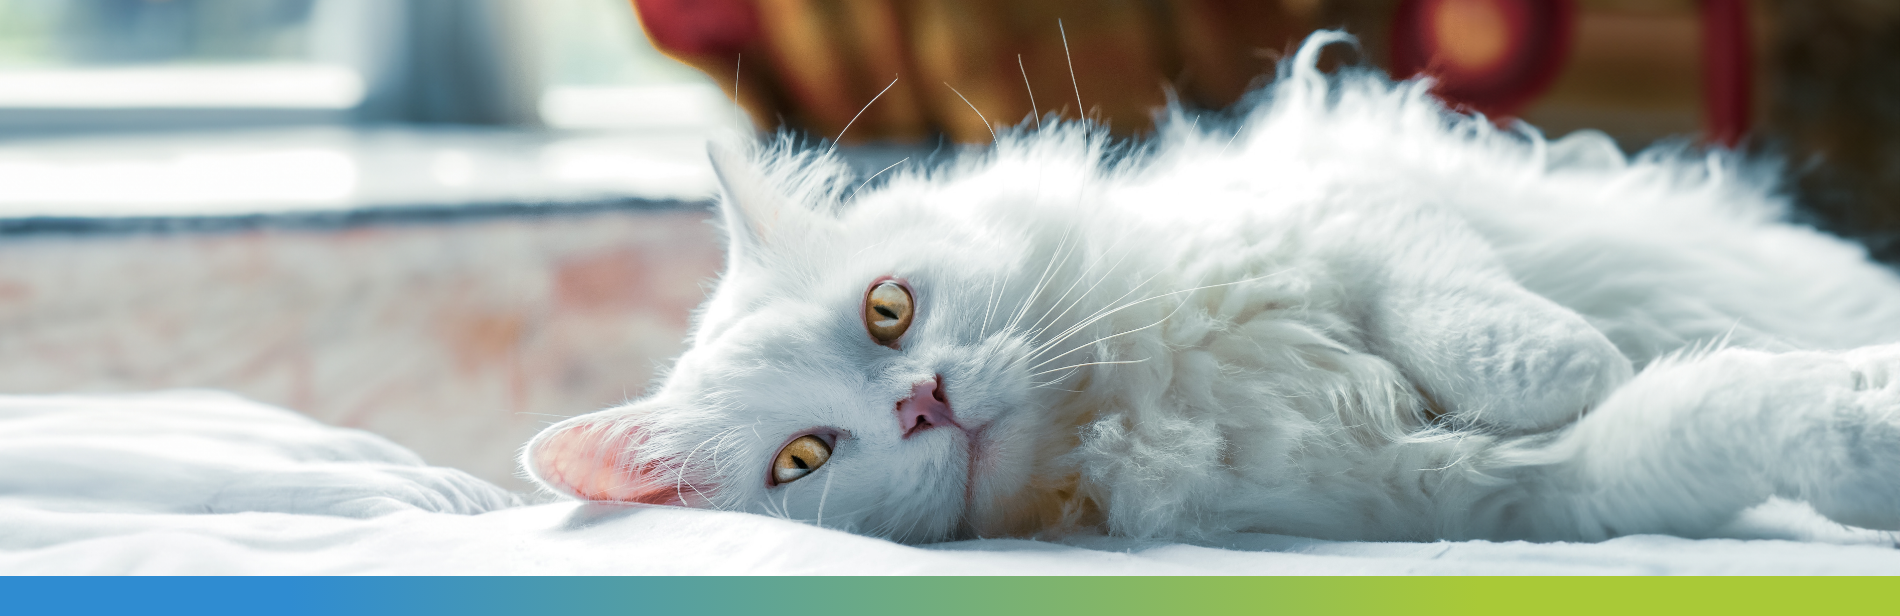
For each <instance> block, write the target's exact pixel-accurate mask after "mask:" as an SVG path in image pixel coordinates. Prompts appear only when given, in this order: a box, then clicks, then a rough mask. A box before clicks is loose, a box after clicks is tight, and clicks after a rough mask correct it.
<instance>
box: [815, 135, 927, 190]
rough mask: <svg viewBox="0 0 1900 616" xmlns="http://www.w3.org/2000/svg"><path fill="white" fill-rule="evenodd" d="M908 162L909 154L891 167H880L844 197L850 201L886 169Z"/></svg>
mask: <svg viewBox="0 0 1900 616" xmlns="http://www.w3.org/2000/svg"><path fill="white" fill-rule="evenodd" d="M847 128H849V127H847ZM839 134H840V135H843V134H844V133H839ZM834 145H835V143H834ZM907 162H910V157H909V156H905V157H904V159H903V160H900V161H897V162H894V163H891V166H890V167H885V168H883V169H879V170H878V171H877V173H873V174H871V177H868V178H864V182H863V183H860V184H858V187H857V188H853V189H851V194H849V195H845V196H844V199H845V200H846V201H850V200H851V198H852V197H856V196H858V191H860V190H864V187H865V186H866V185H868V184H870V183H871V180H875V179H877V176H880V175H884V172H886V171H890V170H891V168H892V167H896V166H898V165H902V164H904V163H907Z"/></svg>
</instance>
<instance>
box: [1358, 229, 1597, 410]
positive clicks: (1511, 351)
mask: <svg viewBox="0 0 1900 616" xmlns="http://www.w3.org/2000/svg"><path fill="white" fill-rule="evenodd" d="M1392 210H1393V211H1402V212H1405V213H1406V215H1405V216H1401V217H1394V216H1390V215H1383V214H1387V212H1381V213H1380V214H1382V215H1381V216H1379V217H1372V216H1368V217H1366V218H1365V219H1363V220H1362V221H1359V224H1355V225H1352V226H1351V227H1350V230H1349V231H1334V233H1340V234H1341V235H1348V236H1349V237H1346V238H1343V240H1344V241H1341V242H1339V243H1340V245H1343V246H1349V247H1351V248H1350V252H1349V253H1344V254H1342V255H1341V256H1340V257H1339V258H1338V261H1336V263H1338V264H1339V266H1340V268H1341V269H1342V271H1344V272H1346V273H1345V274H1344V275H1342V276H1341V277H1342V279H1345V280H1348V281H1351V282H1349V284H1353V285H1356V288H1352V289H1351V291H1352V293H1353V295H1354V297H1357V298H1358V299H1359V302H1360V304H1359V306H1360V318H1361V323H1362V325H1363V327H1364V328H1365V333H1366V342H1367V345H1368V347H1369V348H1368V350H1369V351H1371V352H1372V353H1374V354H1376V355H1379V356H1380V357H1383V358H1385V359H1386V360H1387V361H1390V362H1392V363H1393V364H1394V365H1396V366H1398V368H1399V370H1400V371H1401V372H1402V373H1404V374H1405V376H1406V378H1407V379H1408V380H1410V381H1411V382H1412V384H1413V385H1414V386H1416V387H1417V388H1418V389H1419V390H1420V392H1421V393H1423V394H1425V396H1426V398H1427V399H1428V400H1430V403H1431V405H1432V407H1433V410H1434V411H1436V412H1437V413H1438V414H1439V415H1440V419H1441V421H1443V422H1445V423H1446V424H1448V425H1450V426H1452V427H1455V428H1460V429H1478V430H1480V431H1484V432H1491V433H1497V434H1525V433H1531V432H1542V431H1546V430H1549V429H1552V428H1555V427H1557V426H1561V425H1563V424H1565V423H1568V422H1571V421H1574V420H1576V418H1577V417H1579V416H1581V415H1583V413H1584V412H1585V411H1587V410H1589V409H1590V408H1591V407H1593V406H1595V405H1596V404H1597V403H1598V402H1600V401H1601V400H1603V399H1604V398H1605V397H1606V396H1608V395H1609V393H1610V392H1611V391H1612V390H1614V389H1616V388H1617V387H1618V386H1620V385H1622V384H1623V383H1625V382H1627V381H1628V380H1629V379H1630V377H1631V375H1632V372H1633V371H1632V369H1631V367H1630V361H1629V359H1628V358H1626V357H1624V355H1623V354H1622V352H1621V351H1619V350H1618V349H1617V348H1616V345H1615V344H1613V343H1611V342H1610V340H1609V338H1607V337H1605V336H1604V335H1603V333H1602V332H1600V331H1598V330H1597V329H1596V328H1595V327H1593V326H1591V325H1590V323H1589V322H1588V321H1585V320H1584V318H1583V316H1582V315H1579V314H1577V313H1576V312H1575V311H1572V310H1570V309H1568V308H1565V307H1563V306H1561V305H1558V304H1557V303H1556V302H1553V301H1551V300H1549V299H1547V298H1545V297H1543V296H1541V295H1538V294H1536V293H1533V292H1531V291H1530V290H1529V289H1526V288H1524V286H1523V285H1521V284H1518V282H1517V281H1516V279H1514V278H1512V277H1511V274H1510V272H1509V271H1507V270H1506V269H1505V268H1504V267H1503V265H1502V264H1501V263H1500V262H1499V261H1498V259H1497V256H1496V255H1495V254H1494V253H1492V252H1491V249H1490V246H1489V244H1487V243H1486V242H1485V241H1484V240H1483V239H1482V238H1480V237H1479V236H1478V235H1477V234H1476V233H1473V232H1472V231H1471V230H1470V229H1469V228H1468V227H1466V225H1465V224H1464V223H1463V222H1462V221H1461V220H1459V219H1456V218H1455V217H1452V216H1450V215H1448V214H1446V213H1444V212H1441V211H1436V210H1432V209H1429V208H1417V209H1411V210H1406V209H1404V208H1399V207H1398V206H1393V207H1392ZM1378 223H1384V224H1378ZM1343 226H1344V225H1342V227H1343Z"/></svg>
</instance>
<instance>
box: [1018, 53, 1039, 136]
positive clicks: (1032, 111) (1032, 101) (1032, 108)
mask: <svg viewBox="0 0 1900 616" xmlns="http://www.w3.org/2000/svg"><path fill="white" fill-rule="evenodd" d="M1016 70H1020V71H1022V72H1023V89H1024V90H1028V91H1029V117H1031V118H1034V119H1035V120H1036V130H1037V131H1038V132H1040V131H1041V130H1042V112H1040V111H1037V110H1036V88H1035V87H1033V86H1030V85H1029V69H1027V68H1023V54H1016Z"/></svg>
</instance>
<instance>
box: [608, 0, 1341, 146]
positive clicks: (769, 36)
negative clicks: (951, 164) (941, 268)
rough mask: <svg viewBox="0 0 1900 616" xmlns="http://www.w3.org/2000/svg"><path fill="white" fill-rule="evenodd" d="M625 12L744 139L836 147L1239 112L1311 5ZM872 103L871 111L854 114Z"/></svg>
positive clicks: (858, 5) (1007, 4)
mask: <svg viewBox="0 0 1900 616" xmlns="http://www.w3.org/2000/svg"><path fill="white" fill-rule="evenodd" d="M633 5H634V8H635V10H636V11H638V13H639V16H640V20H641V24H642V26H643V27H644V28H645V29H646V31H647V35H648V37H649V38H651V39H652V40H653V42H654V43H655V45H656V46H657V47H658V48H659V49H660V51H662V52H664V53H666V54H667V55H669V56H671V57H673V58H674V59H677V60H680V61H681V62H685V63H686V64H688V65H691V66H693V67H694V68H697V69H699V70H700V71H702V72H704V73H706V74H707V75H708V76H710V77H712V79H713V81H714V82H715V83H717V84H719V86H720V87H722V88H725V89H726V92H727V94H729V95H734V96H735V97H736V98H737V99H738V101H739V104H740V105H741V106H742V107H744V108H745V109H746V111H747V113H749V114H750V115H751V117H752V119H753V121H754V122H756V123H757V124H758V125H759V128H762V129H768V130H769V129H773V128H777V127H778V126H780V125H788V126H790V127H793V128H797V129H801V130H805V131H809V132H811V133H813V134H815V135H817V136H820V137H825V138H838V137H839V136H840V135H842V139H843V140H844V141H846V142H863V141H874V140H875V141H897V142H907V141H908V142H915V141H918V140H921V139H925V138H928V137H931V136H934V135H944V136H948V137H950V138H951V139H954V140H957V141H963V142H985V141H989V140H990V135H991V132H990V131H991V130H992V128H993V127H994V126H999V125H1013V124H1017V123H1019V122H1025V121H1029V120H1028V118H1029V117H1030V115H1031V114H1032V113H1035V114H1044V115H1046V114H1051V113H1054V114H1057V115H1061V116H1064V117H1069V118H1076V117H1082V116H1084V115H1086V116H1088V117H1090V118H1093V119H1096V120H1098V121H1102V122H1105V123H1107V124H1108V125H1109V126H1110V128H1111V129H1113V130H1114V131H1115V132H1117V133H1120V134H1131V133H1136V132H1140V131H1142V130H1145V129H1147V128H1148V127H1149V126H1150V125H1151V122H1152V114H1153V113H1154V110H1155V109H1156V108H1157V107H1160V106H1162V105H1164V104H1166V102H1167V101H1168V98H1169V96H1171V95H1172V96H1175V97H1177V98H1178V99H1179V100H1181V101H1182V102H1184V103H1187V104H1189V105H1192V106H1198V107H1204V108H1222V107H1226V106H1228V105H1231V104H1233V103H1234V102H1235V101H1237V100H1239V98H1240V96H1241V95H1242V94H1244V93H1245V92H1246V91H1247V89H1248V88H1249V86H1250V84H1253V83H1255V82H1256V81H1257V80H1260V79H1263V78H1265V77H1267V76H1270V75H1271V74H1272V73H1273V67H1274V63H1275V62H1277V61H1278V60H1279V58H1280V57H1281V56H1282V55H1284V54H1285V53H1287V52H1288V51H1290V50H1291V48H1292V46H1293V45H1295V44H1297V43H1298V41H1299V38H1300V37H1303V36H1304V35H1305V34H1306V33H1307V32H1308V31H1310V30H1311V29H1312V24H1311V19H1312V17H1313V15H1312V12H1313V11H1314V10H1316V9H1315V7H1316V6H1318V4H1317V3H1316V2H1298V1H1284V0H1283V1H1280V2H1263V1H1259V0H1177V1H1174V2H1152V1H1143V0H1043V1H1037V2H1025V1H1020V0H911V1H903V2H899V1H895V0H698V1H694V0H633ZM1302 7H1304V8H1302ZM1302 10H1303V11H1305V12H1304V13H1302V12H1301V11H1302ZM1058 24H1060V26H1058ZM1065 35H1066V40H1065ZM1071 71H1073V72H1071ZM894 80H895V81H894ZM873 98H875V99H876V100H877V103H876V104H875V105H870V106H869V107H868V108H867V107H866V104H867V103H870V102H871V101H872V99H873ZM1032 98H1033V100H1032ZM966 101H967V102H966ZM860 110H862V111H863V113H862V115H860V113H859V112H860ZM847 125H848V126H849V127H850V130H849V132H848V133H847V132H845V128H846V126H847Z"/></svg>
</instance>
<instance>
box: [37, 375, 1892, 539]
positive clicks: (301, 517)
mask: <svg viewBox="0 0 1900 616" xmlns="http://www.w3.org/2000/svg"><path fill="white" fill-rule="evenodd" d="M1725 535H1728V536H1732V537H1736V538H1728V539H1701V540H1691V539H1682V538H1676V537H1661V536H1635V537H1624V538H1620V539H1615V540H1611V541H1606V542H1603V543H1597V544H1561V543H1558V544H1529V543H1492V542H1484V541H1467V542H1438V543H1354V542H1332V541H1318V540H1312V539H1303V538H1297V537H1284V536H1277V535H1259V534H1242V535H1233V536H1228V537H1223V538H1219V539H1217V540H1214V541H1210V542H1206V543H1202V544H1196V545H1190V544H1182V543H1167V542H1153V541H1138V540H1130V539H1121V538H1111V537H1079V538H1072V539H1069V540H1066V541H1064V542H1062V543H1050V542H1038V541H1022V540H983V541H963V542H956V543H946V544H939V545H931V546H921V547H913V546H904V545H898V544H894V543H890V542H887V541H881V540H877V539H870V538H866V537H858V536H854V535H849V534H845V533H840V532H835V531H830V530H825V529H820V528H814V527H811V526H808V525H804V524H799V523H796V522H789V521H784V520H778V519H773V518H768V517H763V516H755V515H746V514H736V513H722V512H710V511H697V510H688V509H677V508H671V507H645V506H607V505H582V504H579V503H572V502H562V503H551V504H533V505H530V504H524V503H523V502H522V500H521V497H519V496H517V495H513V494H509V493H507V492H506V491H504V490H502V489H500V488H497V487H495V486H493V485H491V484H488V483H486V482H483V481H481V480H479V479H476V478H474V477H471V476H469V475H468V474H466V473H463V472H461V471H458V470H454V469H448V468H441V467H431V466H427V465H425V464H424V463H423V462H422V460H421V459H420V458H418V457H417V456H416V455H415V454H413V453H411V452H409V451H407V450H404V449H403V448H401V447H398V446H397V445H395V444H393V443H390V442H389V441H387V440H384V439H382V438H380V437H377V436H374V435H371V434H368V433H365V432H361V431H356V430H347V429H341V428H332V427H328V426H324V425H322V424H319V423H317V422H315V421H312V420H310V419H307V418H305V417H303V416H301V415H298V414H296V413H293V412H290V411H286V410H282V409H277V408H272V407H268V406H264V405H260V404H256V403H252V402H248V401H245V400H242V399H239V398H236V397H232V396H229V395H225V394H218V393H211V392H167V393H159V394H147V395H137V396H0V573H8V574H73V573H78V574H106V573H115V574H116V573H138V574H332V573H335V574H344V573H375V574H819V573H825V574H829V573H854V574H931V573H942V574H1040V573H1066V574H1097V573H1107V574H1197V573H1220V574H1411V573H1425V574H1464V573H1484V574H1593V573H1613V574H1731V573H1735V574H1742V573H1747V574H1761V573H1816V574H1819V573H1862V574H1900V549H1896V544H1895V538H1894V536H1893V534H1891V533H1881V532H1873V531H1866V530H1859V529H1851V528H1845V527H1841V526H1838V525H1833V524H1830V523H1828V522H1826V521H1825V520H1821V519H1820V518H1818V517H1816V516H1814V515H1813V514H1812V513H1811V512H1809V511H1807V510H1806V509H1805V508H1804V507H1802V506H1800V505H1796V504H1790V503H1771V504H1770V505H1766V506H1763V507H1760V508H1757V509H1756V510H1754V511H1752V512H1750V513H1749V514H1747V515H1745V516H1743V518H1742V519H1740V520H1738V521H1737V522H1736V523H1735V524H1733V525H1731V526H1730V528H1729V529H1728V530H1727V532H1726V533H1725Z"/></svg>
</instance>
